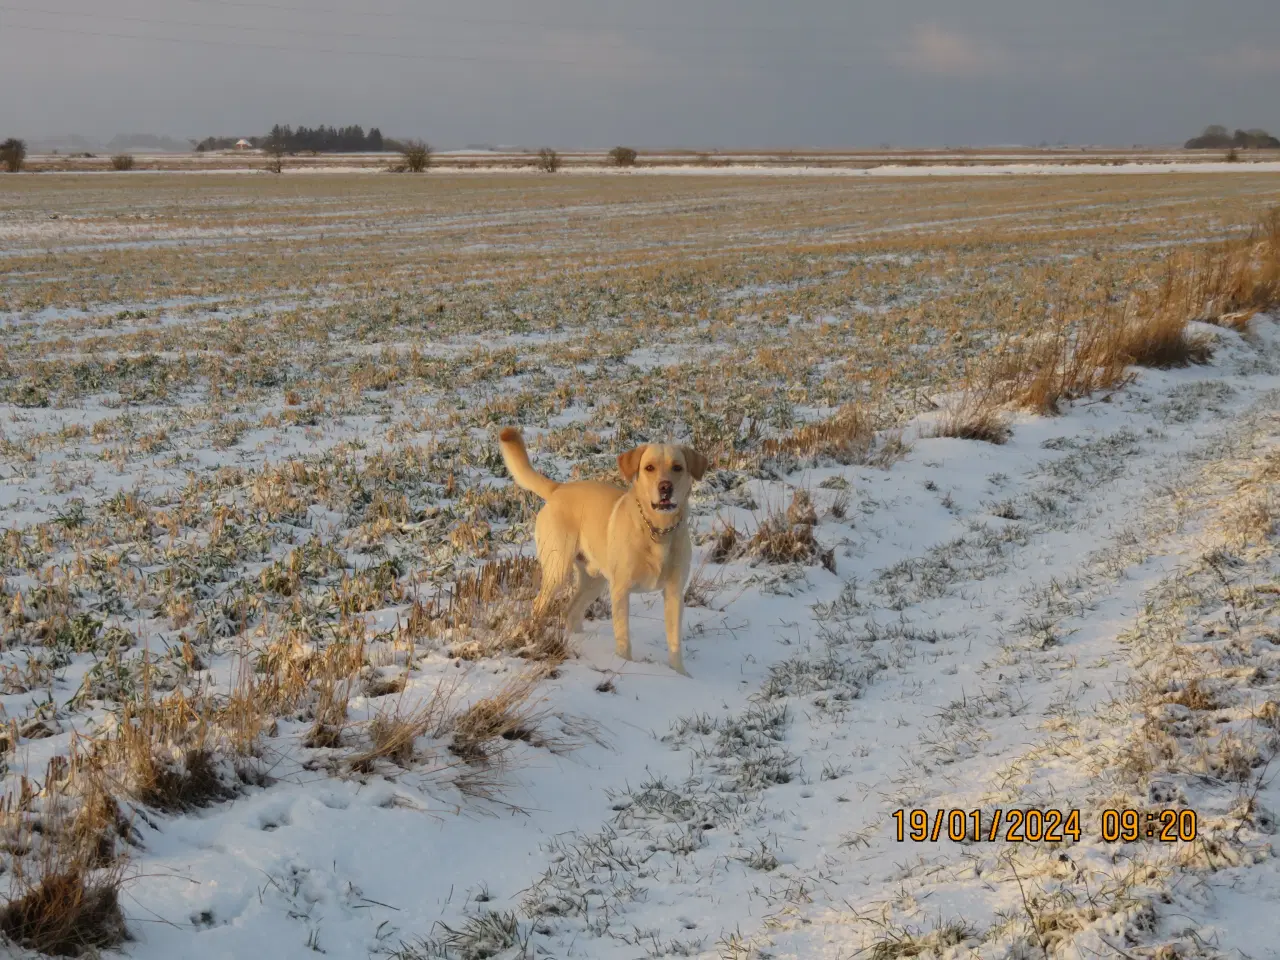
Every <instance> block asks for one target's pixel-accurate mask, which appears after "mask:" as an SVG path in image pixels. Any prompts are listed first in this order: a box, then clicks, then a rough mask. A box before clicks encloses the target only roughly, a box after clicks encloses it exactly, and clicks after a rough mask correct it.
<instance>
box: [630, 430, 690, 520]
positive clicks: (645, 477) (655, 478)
mask: <svg viewBox="0 0 1280 960" xmlns="http://www.w3.org/2000/svg"><path fill="white" fill-rule="evenodd" d="M618 469H619V470H620V471H622V476H623V479H625V480H626V481H627V483H629V484H631V485H632V487H633V488H634V489H635V491H636V497H637V499H639V501H640V506H641V508H642V509H643V510H644V511H645V512H646V513H649V514H650V515H651V516H653V517H654V518H656V519H657V520H658V521H659V522H660V523H661V522H664V521H665V520H669V519H671V518H672V517H673V516H675V515H676V514H677V513H680V512H681V511H683V510H684V507H685V504H687V503H688V501H689V491H690V490H691V489H692V488H693V481H694V480H701V479H702V475H703V474H705V473H706V472H707V458H706V457H704V456H703V455H702V454H700V453H698V451H697V450H694V449H693V448H691V447H677V446H673V445H671V444H665V443H648V444H645V445H644V446H642V447H636V448H635V449H634V450H628V451H627V452H626V453H624V454H621V455H619V457H618Z"/></svg>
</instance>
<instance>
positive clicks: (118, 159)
mask: <svg viewBox="0 0 1280 960" xmlns="http://www.w3.org/2000/svg"><path fill="white" fill-rule="evenodd" d="M111 169H112V170H119V171H122V172H123V171H125V170H132V169H133V154H131V153H117V154H116V155H115V156H114V157H112V158H111Z"/></svg>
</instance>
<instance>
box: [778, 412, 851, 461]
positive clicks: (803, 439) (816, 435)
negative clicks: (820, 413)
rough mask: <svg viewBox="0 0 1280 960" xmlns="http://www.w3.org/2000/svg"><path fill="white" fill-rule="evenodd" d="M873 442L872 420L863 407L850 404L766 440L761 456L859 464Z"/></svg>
mask: <svg viewBox="0 0 1280 960" xmlns="http://www.w3.org/2000/svg"><path fill="white" fill-rule="evenodd" d="M874 442H875V426H874V424H873V423H872V420H871V418H870V417H869V416H868V415H867V413H866V411H865V410H864V409H863V408H862V407H861V406H860V405H855V404H847V405H846V406H844V407H841V408H840V410H839V411H837V412H836V413H835V414H834V415H833V416H831V417H829V418H828V419H826V420H820V421H818V422H816V423H809V424H805V425H804V426H802V427H799V428H797V429H795V430H793V431H791V432H790V433H787V434H784V435H783V436H781V437H771V438H768V439H766V440H764V441H763V442H762V443H761V444H760V456H761V457H763V458H766V459H770V458H775V457H779V456H789V457H794V458H797V459H801V460H806V461H818V462H820V461H823V460H833V461H835V462H836V463H840V464H849V463H858V462H861V461H862V460H863V459H865V458H866V456H867V454H868V452H869V451H870V450H871V447H872V445H873V444H874Z"/></svg>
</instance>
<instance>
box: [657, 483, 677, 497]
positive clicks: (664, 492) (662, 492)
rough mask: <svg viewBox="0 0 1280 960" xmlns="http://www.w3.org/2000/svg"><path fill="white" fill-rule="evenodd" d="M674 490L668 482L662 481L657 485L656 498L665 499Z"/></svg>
mask: <svg viewBox="0 0 1280 960" xmlns="http://www.w3.org/2000/svg"><path fill="white" fill-rule="evenodd" d="M674 489H675V484H673V483H672V482H671V481H670V480H663V481H662V482H661V483H659V484H658V496H660V497H663V498H666V497H669V496H671V491H672V490H674Z"/></svg>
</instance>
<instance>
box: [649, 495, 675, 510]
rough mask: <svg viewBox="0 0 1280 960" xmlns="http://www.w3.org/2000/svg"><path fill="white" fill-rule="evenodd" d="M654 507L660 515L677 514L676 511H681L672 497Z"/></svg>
mask: <svg viewBox="0 0 1280 960" xmlns="http://www.w3.org/2000/svg"><path fill="white" fill-rule="evenodd" d="M652 506H653V509H654V510H657V511H658V512H659V513H675V512H676V510H678V509H680V506H679V504H677V503H676V502H675V501H674V500H672V499H671V498H670V497H663V498H662V499H661V500H659V501H658V502H657V503H655V504H652Z"/></svg>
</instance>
